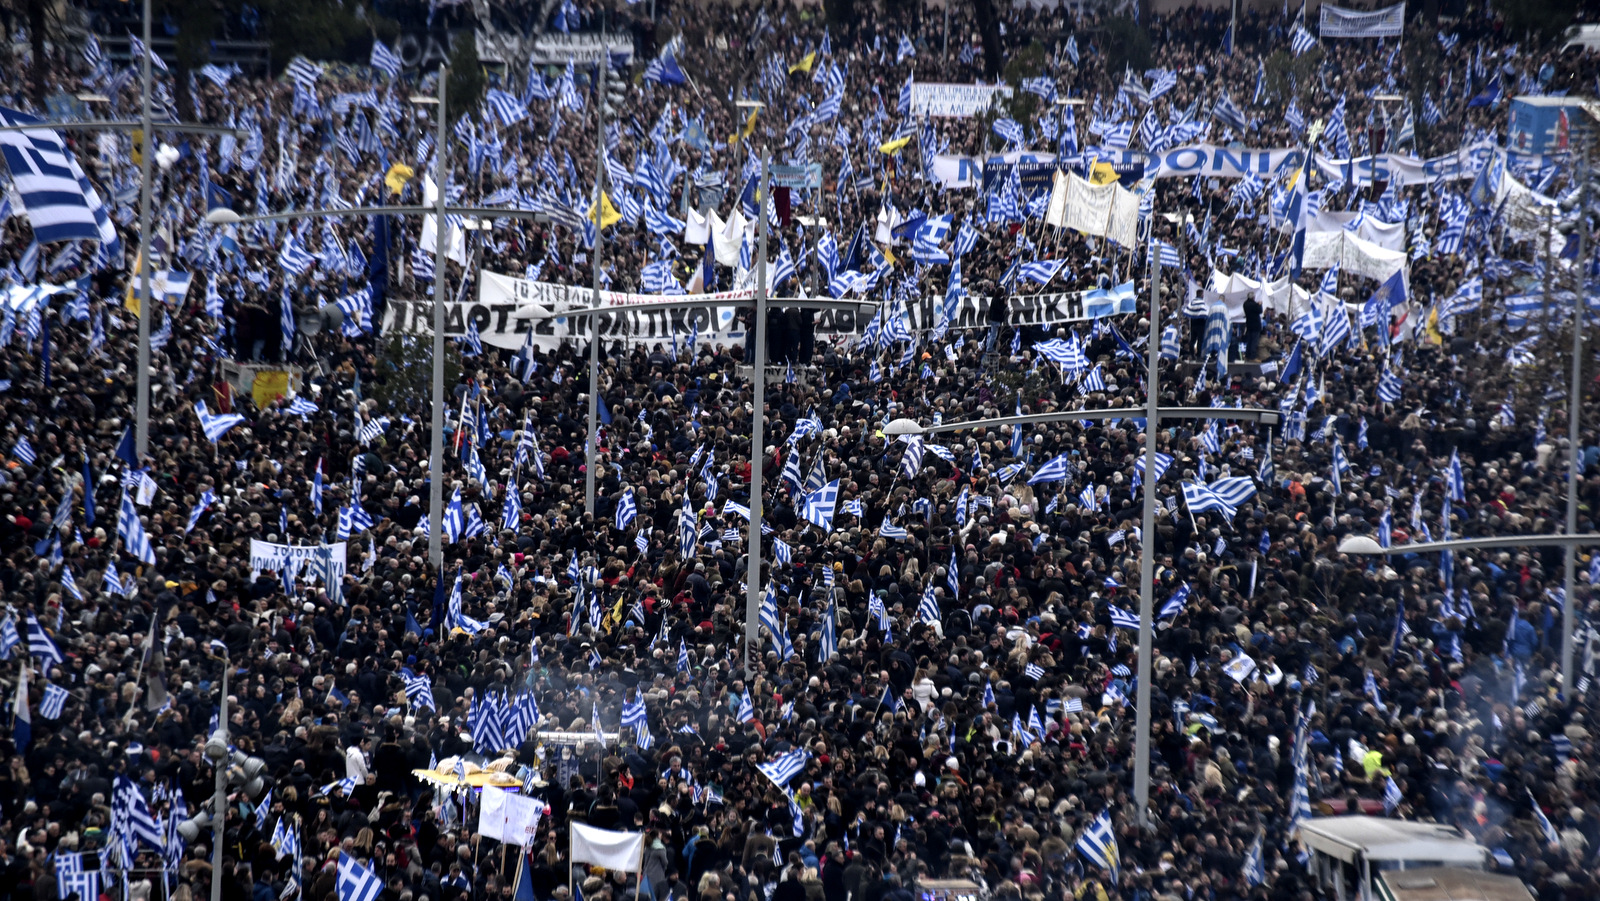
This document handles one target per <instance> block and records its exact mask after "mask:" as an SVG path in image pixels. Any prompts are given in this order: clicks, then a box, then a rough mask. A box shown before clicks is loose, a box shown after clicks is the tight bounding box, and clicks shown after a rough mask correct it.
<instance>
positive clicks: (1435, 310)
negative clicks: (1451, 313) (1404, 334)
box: [1427, 304, 1444, 347]
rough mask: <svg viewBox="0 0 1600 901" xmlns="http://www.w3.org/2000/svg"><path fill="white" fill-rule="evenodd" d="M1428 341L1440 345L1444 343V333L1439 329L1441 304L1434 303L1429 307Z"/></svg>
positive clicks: (1436, 345)
mask: <svg viewBox="0 0 1600 901" xmlns="http://www.w3.org/2000/svg"><path fill="white" fill-rule="evenodd" d="M1427 334H1428V343H1429V344H1432V345H1434V346H1435V347H1438V346H1440V345H1443V344H1444V333H1443V332H1441V331H1439V305H1438V304H1434V305H1433V306H1431V307H1429V308H1428V324H1427Z"/></svg>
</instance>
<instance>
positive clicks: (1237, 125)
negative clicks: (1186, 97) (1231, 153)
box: [1211, 92, 1250, 133]
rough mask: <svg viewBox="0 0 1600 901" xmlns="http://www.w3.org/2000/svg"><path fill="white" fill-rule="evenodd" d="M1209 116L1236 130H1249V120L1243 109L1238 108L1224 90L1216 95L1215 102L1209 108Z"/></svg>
mask: <svg viewBox="0 0 1600 901" xmlns="http://www.w3.org/2000/svg"><path fill="white" fill-rule="evenodd" d="M1211 117H1212V118H1213V119H1216V120H1217V121H1218V122H1221V123H1222V124H1223V125H1226V126H1228V127H1229V128H1231V129H1233V130H1234V131H1237V132H1241V133H1243V132H1246V131H1249V130H1250V120H1249V119H1248V118H1246V117H1245V114H1244V110H1242V109H1239V106H1238V104H1235V103H1234V102H1233V100H1232V98H1230V97H1229V96H1228V95H1227V93H1226V92H1224V93H1222V94H1220V95H1218V96H1217V102H1216V104H1215V105H1214V106H1212V108H1211Z"/></svg>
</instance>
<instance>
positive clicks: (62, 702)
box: [39, 682, 68, 720]
mask: <svg viewBox="0 0 1600 901" xmlns="http://www.w3.org/2000/svg"><path fill="white" fill-rule="evenodd" d="M67 694H68V693H67V690H66V689H65V688H62V687H61V686H59V685H51V684H50V683H48V682H46V683H45V686H44V698H42V699H41V700H40V701H39V715H40V716H42V717H44V718H45V719H47V720H54V719H60V718H61V710H62V708H64V707H65V706H66V704H67Z"/></svg>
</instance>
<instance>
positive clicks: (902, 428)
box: [883, 419, 923, 437]
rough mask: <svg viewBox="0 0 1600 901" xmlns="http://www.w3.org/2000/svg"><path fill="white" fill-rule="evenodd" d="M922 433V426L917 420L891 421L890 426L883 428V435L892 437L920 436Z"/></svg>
mask: <svg viewBox="0 0 1600 901" xmlns="http://www.w3.org/2000/svg"><path fill="white" fill-rule="evenodd" d="M922 432H923V429H922V424H921V423H919V422H917V421H916V420H915V419H891V420H890V421H889V424H888V425H886V426H884V427H883V433H884V434H885V435H888V436H891V437H893V436H896V435H920V434H922Z"/></svg>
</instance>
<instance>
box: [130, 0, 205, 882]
mask: <svg viewBox="0 0 1600 901" xmlns="http://www.w3.org/2000/svg"><path fill="white" fill-rule="evenodd" d="M153 52H154V51H152V50H151V49H150V0H144V62H143V65H144V88H143V90H142V91H141V92H140V93H141V94H142V97H141V107H142V108H141V110H140V113H139V124H140V126H142V128H143V131H142V132H141V133H140V134H141V138H142V140H143V142H144V150H143V152H142V153H140V155H139V377H138V379H137V380H136V381H137V385H138V387H137V389H136V391H137V395H136V400H135V411H134V421H135V426H134V455H135V456H136V457H138V458H139V459H141V460H142V459H144V457H145V455H146V454H147V453H149V452H150V266H151V261H150V195H151V193H152V192H153V190H154V188H153V187H152V185H151V184H150V179H151V178H152V177H153V176H152V174H151V163H152V158H153V157H154V156H155V142H154V141H152V140H151V133H152V132H153V131H154V130H155V129H154V128H153V127H152V125H151V117H150V90H151V84H150V54H151V53H153ZM213 901H215V899H213Z"/></svg>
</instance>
